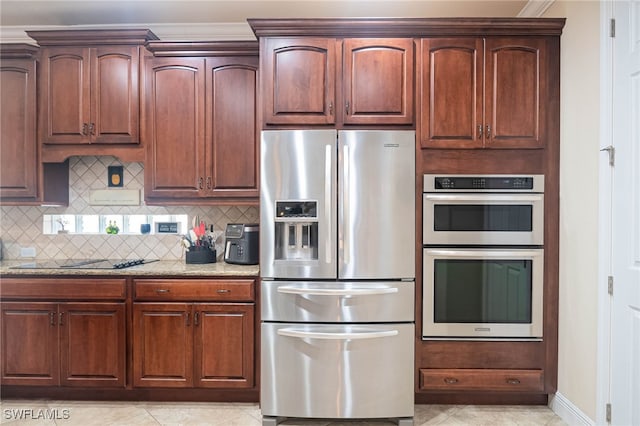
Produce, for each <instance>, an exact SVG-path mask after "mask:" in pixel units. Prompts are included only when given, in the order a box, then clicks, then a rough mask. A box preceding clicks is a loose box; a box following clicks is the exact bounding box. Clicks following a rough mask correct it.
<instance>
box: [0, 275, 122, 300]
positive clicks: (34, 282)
mask: <svg viewBox="0 0 640 426" xmlns="http://www.w3.org/2000/svg"><path fill="white" fill-rule="evenodd" d="M0 294H2V298H3V299H29V300H44V299H64V300H124V299H125V298H126V295H127V292H126V279H124V278H122V279H85V278H64V279H62V278H3V279H2V280H1V281H0Z"/></svg>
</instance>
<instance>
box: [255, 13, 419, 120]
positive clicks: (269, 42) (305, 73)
mask: <svg viewBox="0 0 640 426" xmlns="http://www.w3.org/2000/svg"><path fill="white" fill-rule="evenodd" d="M339 22H341V21H340V20H312V21H305V20H297V21H286V20H285V22H284V23H281V22H280V21H279V20H259V19H250V20H249V23H250V24H251V26H252V27H253V30H254V31H255V33H256V35H258V37H259V38H260V70H261V80H260V82H261V93H262V98H263V99H262V102H263V123H264V128H269V127H271V126H287V125H302V126H316V125H329V126H333V125H335V126H338V127H341V126H345V127H346V126H350V125H401V126H412V125H413V124H414V101H413V100H414V67H415V48H414V39H413V37H409V36H407V37H404V36H402V37H392V36H390V37H383V38H380V37H378V36H374V34H376V30H375V29H370V30H369V32H367V33H366V34H363V37H351V36H350V34H355V35H359V34H360V33H359V32H358V31H357V28H355V29H354V28H350V27H348V26H346V27H343V26H341V25H340V24H338V23H339ZM279 25H281V26H279Z"/></svg>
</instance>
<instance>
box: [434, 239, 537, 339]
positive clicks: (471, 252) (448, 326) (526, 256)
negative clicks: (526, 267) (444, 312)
mask: <svg viewBox="0 0 640 426" xmlns="http://www.w3.org/2000/svg"><path fill="white" fill-rule="evenodd" d="M422 257H423V269H422V270H423V278H422V282H423V284H422V285H423V289H422V334H423V339H428V338H429V337H446V338H451V339H455V338H456V337H477V338H491V337H494V338H509V337H513V338H540V337H542V329H543V324H542V322H543V321H542V319H543V317H542V314H543V303H542V302H543V287H544V276H543V273H544V250H543V249H424V250H423V256H422ZM435 259H457V260H465V259H468V260H471V259H482V260H484V259H503V260H531V261H532V262H533V263H532V277H531V287H532V289H531V290H532V294H531V324H501V323H435V322H434V294H433V292H434V282H433V280H434V260H435Z"/></svg>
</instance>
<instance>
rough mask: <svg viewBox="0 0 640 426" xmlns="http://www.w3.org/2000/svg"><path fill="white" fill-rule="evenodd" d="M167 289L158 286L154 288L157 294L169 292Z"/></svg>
mask: <svg viewBox="0 0 640 426" xmlns="http://www.w3.org/2000/svg"><path fill="white" fill-rule="evenodd" d="M169 291H170V290H169V289H168V288H158V289H156V293H158V294H164V293H169Z"/></svg>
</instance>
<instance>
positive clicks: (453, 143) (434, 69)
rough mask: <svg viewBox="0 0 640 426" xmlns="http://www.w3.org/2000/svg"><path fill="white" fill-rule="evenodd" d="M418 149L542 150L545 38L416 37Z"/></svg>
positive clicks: (545, 72)
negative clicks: (419, 60)
mask: <svg viewBox="0 0 640 426" xmlns="http://www.w3.org/2000/svg"><path fill="white" fill-rule="evenodd" d="M421 55H422V72H421V80H422V84H421V87H422V93H421V96H420V98H421V102H422V105H421V122H422V125H421V128H422V131H421V145H422V147H423V148H455V149H459V148H542V147H543V146H544V143H545V140H546V138H545V129H546V123H545V113H544V111H545V110H544V108H545V106H546V105H547V104H548V102H549V94H548V92H547V89H548V84H547V79H548V78H549V77H548V75H549V73H548V70H547V68H548V63H547V48H546V39H545V38H544V37H529V38H518V37H468V38H425V39H423V40H422V49H421Z"/></svg>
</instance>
